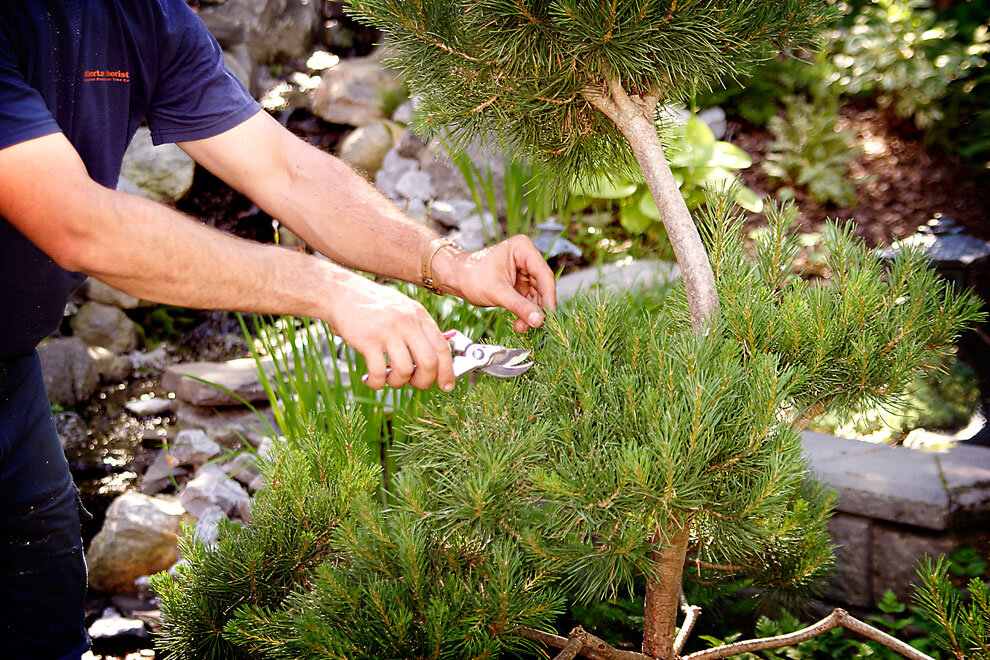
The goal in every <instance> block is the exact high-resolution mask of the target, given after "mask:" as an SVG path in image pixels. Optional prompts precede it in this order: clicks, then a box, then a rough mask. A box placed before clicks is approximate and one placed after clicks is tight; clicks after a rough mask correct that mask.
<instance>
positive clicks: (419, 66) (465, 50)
mask: <svg viewBox="0 0 990 660" xmlns="http://www.w3.org/2000/svg"><path fill="white" fill-rule="evenodd" d="M350 8H351V12H352V13H353V14H354V15H355V16H356V17H357V18H359V19H361V20H363V21H366V22H368V23H370V24H371V25H374V26H375V27H378V28H381V29H383V30H385V31H386V32H388V33H389V35H390V42H389V43H390V47H391V49H392V50H391V52H392V53H393V54H394V58H393V61H394V65H395V66H396V67H397V68H398V69H399V70H401V71H402V72H403V73H404V74H405V77H406V80H407V81H408V84H409V87H410V90H411V91H412V93H413V94H416V95H417V96H419V97H420V98H421V99H422V104H421V106H420V113H419V121H420V124H421V125H420V128H421V129H425V130H426V131H427V132H430V133H435V132H438V131H439V130H440V129H444V130H446V129H451V130H452V133H451V137H452V139H453V140H454V141H455V142H456V143H457V144H459V145H461V146H465V145H467V144H468V143H470V142H471V141H472V139H476V138H482V139H484V138H486V137H487V138H490V139H496V140H499V141H501V142H503V143H504V144H505V145H506V146H508V147H509V151H511V152H512V153H517V154H520V155H522V154H526V155H534V156H537V157H538V158H539V159H542V160H544V161H546V162H547V163H548V164H550V166H551V174H552V175H553V179H554V180H555V181H557V182H559V183H560V185H561V186H567V185H569V183H570V182H571V181H572V180H573V178H574V176H575V175H576V174H577V175H579V176H590V175H593V174H596V173H600V172H603V171H610V172H614V173H615V174H616V175H618V176H624V175H626V176H628V175H631V173H632V172H633V171H634V167H633V166H632V158H631V151H630V149H629V145H628V143H627V142H626V141H625V140H624V139H623V138H622V137H621V135H620V134H619V133H618V130H617V129H616V127H615V126H614V125H613V124H612V122H611V121H610V120H608V119H607V118H606V117H605V116H604V115H603V114H602V113H600V112H599V111H598V110H596V109H595V108H593V107H592V106H591V105H590V104H589V103H588V101H587V100H586V99H585V98H584V96H583V93H584V91H585V90H586V89H587V88H589V87H599V88H600V87H602V86H603V85H604V84H605V81H606V80H607V79H609V78H610V77H613V76H616V77H618V79H619V81H620V82H621V84H622V85H623V87H624V88H625V89H626V90H628V91H629V92H631V93H642V92H645V91H648V90H655V91H657V92H658V94H659V95H660V96H661V97H662V98H663V99H664V100H666V101H683V100H686V99H687V98H689V97H690V95H691V93H692V91H693V90H695V89H707V88H711V87H717V86H720V85H721V84H722V83H723V82H724V81H726V80H729V79H732V78H735V77H740V76H742V75H744V74H745V73H746V71H748V70H749V69H750V68H751V67H752V66H753V65H755V64H756V63H759V62H761V61H763V60H766V59H767V58H768V57H770V56H772V54H773V53H774V52H775V51H777V50H779V49H780V48H781V47H783V46H785V45H788V44H805V43H809V42H810V41H811V40H812V39H813V38H814V35H815V34H816V33H817V32H818V31H819V30H820V28H821V27H822V26H823V25H825V24H826V23H827V22H828V21H829V20H831V19H832V17H833V16H834V15H835V13H834V10H833V9H832V7H831V6H830V5H829V4H828V3H826V2H824V1H822V0H815V1H810V2H809V1H807V0H784V1H783V2H781V1H773V2H771V1H769V0H759V1H753V2H735V3H731V4H730V6H725V3H721V2H711V1H708V0H706V1H703V2H690V3H683V2H680V3H679V2H676V1H671V0H645V1H644V2H632V1H630V0H624V1H622V2H615V3H600V2H590V1H586V0H562V1H560V2H544V1H542V0H525V1H521V2H515V3H506V2H501V1H498V0H487V1H485V2H481V3H478V2H474V1H473V0H472V1H468V0H447V1H445V2H431V3H420V2H411V1H408V0H401V1H399V2H393V1H392V0H357V1H355V2H352V3H350ZM492 133H494V134H495V135H492Z"/></svg>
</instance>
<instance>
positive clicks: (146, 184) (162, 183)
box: [117, 126, 196, 202]
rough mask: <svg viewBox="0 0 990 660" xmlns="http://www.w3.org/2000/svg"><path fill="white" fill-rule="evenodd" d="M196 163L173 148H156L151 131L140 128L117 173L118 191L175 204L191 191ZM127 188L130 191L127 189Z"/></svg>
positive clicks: (165, 145)
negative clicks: (137, 193)
mask: <svg viewBox="0 0 990 660" xmlns="http://www.w3.org/2000/svg"><path fill="white" fill-rule="evenodd" d="M195 169H196V163H195V161H194V160H193V159H192V158H190V157H189V155H188V154H187V153H186V152H184V151H183V150H182V149H180V148H179V147H177V146H176V145H174V144H161V145H158V146H155V145H154V144H153V143H152V141H151V131H150V130H149V129H148V128H147V127H145V126H142V127H141V128H139V129H138V131H137V133H136V134H135V135H134V139H133V140H131V143H130V145H128V147H127V151H126V152H125V153H124V161H123V165H122V166H121V171H120V182H126V183H124V185H123V186H122V185H119V184H118V186H117V189H118V190H123V191H125V192H134V190H135V189H136V190H137V191H138V192H139V194H141V195H142V196H144V197H147V198H148V199H153V200H155V201H156V202H175V201H178V200H180V199H182V198H183V197H184V196H185V194H186V193H187V192H189V189H190V188H191V187H192V182H193V172H194V171H195ZM127 184H130V187H128V186H127Z"/></svg>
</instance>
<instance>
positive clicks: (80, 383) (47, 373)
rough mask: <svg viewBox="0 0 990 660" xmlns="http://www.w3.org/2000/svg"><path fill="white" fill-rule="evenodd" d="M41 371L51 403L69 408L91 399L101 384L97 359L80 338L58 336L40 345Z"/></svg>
mask: <svg viewBox="0 0 990 660" xmlns="http://www.w3.org/2000/svg"><path fill="white" fill-rule="evenodd" d="M38 357H39V358H41V374H42V376H43V378H44V380H45V389H46V390H48V398H49V399H50V400H51V402H52V403H55V404H57V405H60V406H63V407H66V408H70V407H72V406H74V405H76V404H77V403H80V402H82V401H85V400H87V399H89V397H91V396H92V395H93V393H94V392H96V388H97V387H98V386H99V384H100V375H99V372H98V371H97V370H96V362H94V361H93V358H91V357H90V355H89V352H88V351H87V350H86V344H85V343H83V341H82V339H79V338H78V337H55V338H52V339H49V340H48V341H46V342H44V343H43V344H41V345H40V346H38Z"/></svg>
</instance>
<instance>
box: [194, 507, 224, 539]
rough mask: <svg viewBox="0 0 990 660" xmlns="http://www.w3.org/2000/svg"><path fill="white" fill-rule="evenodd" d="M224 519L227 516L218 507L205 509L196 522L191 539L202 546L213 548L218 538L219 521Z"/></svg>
mask: <svg viewBox="0 0 990 660" xmlns="http://www.w3.org/2000/svg"><path fill="white" fill-rule="evenodd" d="M226 517H227V514H225V513H224V512H223V510H222V509H221V508H220V507H218V506H211V507H209V508H207V509H206V510H205V511H204V512H203V513H202V515H200V516H199V518H197V520H196V529H195V531H194V532H193V538H194V539H195V540H196V541H198V542H200V543H202V544H204V545H207V546H215V545H216V544H217V539H218V538H220V527H219V524H220V521H221V520H223V519H225V518H226Z"/></svg>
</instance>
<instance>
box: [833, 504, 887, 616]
mask: <svg viewBox="0 0 990 660" xmlns="http://www.w3.org/2000/svg"><path fill="white" fill-rule="evenodd" d="M872 527H873V522H872V521H871V520H870V519H869V518H863V517H861V516H853V515H849V514H845V513H837V514H835V516H833V517H832V519H831V520H829V523H828V531H829V535H830V536H831V537H832V541H833V542H834V543H835V546H836V547H835V566H836V570H835V573H834V574H833V576H832V579H831V580H830V581H829V583H828V586H827V587H826V588H825V593H826V595H827V596H828V597H829V599H831V600H835V601H837V602H840V603H845V604H847V605H856V606H858V607H873V606H874V605H876V603H877V599H878V598H879V597H880V596H882V595H883V594H882V593H880V594H874V593H873V588H872V585H871V583H870V573H871V569H872V557H873V548H872V533H873V532H872Z"/></svg>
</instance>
